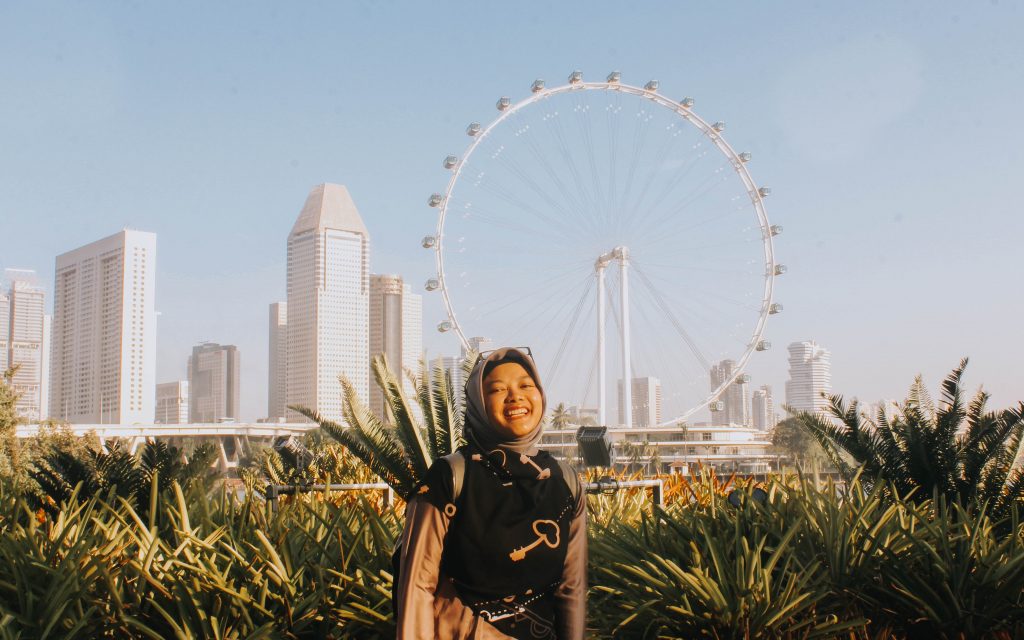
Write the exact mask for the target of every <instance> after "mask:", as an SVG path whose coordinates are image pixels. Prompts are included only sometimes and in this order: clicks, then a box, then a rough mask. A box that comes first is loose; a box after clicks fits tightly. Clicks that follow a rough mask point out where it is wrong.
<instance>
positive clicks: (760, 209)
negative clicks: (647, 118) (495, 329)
mask: <svg viewBox="0 0 1024 640" xmlns="http://www.w3.org/2000/svg"><path fill="white" fill-rule="evenodd" d="M579 91H610V92H619V93H622V94H626V95H633V96H636V97H639V98H645V99H648V100H650V101H651V102H654V103H655V104H658V105H659V106H661V107H664V108H666V109H669V110H671V111H673V112H675V113H676V114H677V115H679V116H680V117H681V118H682V119H683V120H685V121H686V122H688V123H689V124H691V125H693V126H694V127H696V128H697V129H698V131H700V133H701V134H702V135H704V137H705V138H707V139H708V140H710V141H711V142H712V143H713V144H714V145H715V147H716V148H717V149H718V150H719V151H720V152H721V153H722V154H723V155H724V156H725V157H726V158H727V159H728V161H729V164H730V165H731V166H732V169H733V171H734V172H735V173H736V174H737V175H738V176H739V177H740V180H741V181H742V182H743V185H744V187H746V189H747V195H748V196H749V197H750V199H751V205H752V206H753V208H754V211H755V213H756V214H757V218H758V223H759V226H760V228H761V242H762V248H763V253H764V274H765V275H764V288H763V293H762V299H761V309H760V310H759V312H758V318H757V322H756V323H755V326H754V330H753V332H752V333H751V338H750V341H749V342H748V344H747V345H746V347H745V349H744V351H743V353H742V355H741V356H740V357H739V358H738V359H737V360H736V361H735V362H736V367H735V371H734V373H733V374H732V375H731V376H730V377H729V378H728V379H727V380H725V381H723V382H722V383H721V384H720V385H719V386H718V387H717V388H715V389H713V390H712V391H711V393H709V394H708V395H707V396H706V397H705V398H704V399H703V400H702V401H701V402H700V403H698V404H696V405H695V406H693V407H691V408H689V409H687V410H686V411H684V412H683V413H681V414H679V415H677V416H675V417H672V418H670V419H668V420H663V421H662V422H660V423H659V424H657V425H656V426H657V427H668V426H673V425H675V424H677V423H679V422H681V421H685V420H686V419H688V418H689V417H690V416H692V415H693V414H695V413H697V412H698V411H700V410H701V409H703V408H705V407H707V406H708V405H709V404H710V403H711V402H713V401H715V400H717V398H718V397H719V396H720V395H721V394H722V392H723V391H725V389H726V388H727V387H729V385H731V384H733V382H735V381H736V379H737V378H739V376H740V375H742V374H743V371H744V368H745V367H746V365H747V363H748V362H749V360H750V358H751V356H752V355H753V354H754V352H755V350H757V348H758V346H759V344H760V343H761V341H762V340H763V336H764V328H765V325H766V324H767V321H768V316H769V315H770V313H771V307H772V299H773V295H774V289H775V277H776V272H775V267H776V263H775V249H774V243H773V241H772V236H773V233H772V227H771V224H770V223H769V220H768V214H767V211H766V210H765V207H764V197H765V196H764V195H763V194H762V192H761V191H760V189H759V187H758V186H757V184H756V183H755V182H754V179H753V177H752V176H751V175H750V171H749V170H748V169H747V166H746V163H747V161H746V160H744V159H743V158H741V157H740V154H738V153H736V151H735V150H734V149H733V148H732V146H731V145H730V144H729V143H728V142H727V141H726V140H725V138H724V137H723V136H722V133H721V130H719V129H716V128H715V126H714V125H712V124H709V123H708V122H707V121H706V120H704V119H703V118H701V117H700V116H699V115H697V114H696V113H695V112H694V111H693V109H692V108H691V107H690V106H687V105H684V104H682V103H681V102H676V101H673V100H670V99H669V98H666V97H665V96H663V95H661V94H660V93H658V91H657V88H653V89H649V88H647V87H637V86H634V85H629V84H626V83H623V82H620V81H617V80H616V81H611V80H608V81H605V82H583V81H582V80H581V81H577V82H573V81H572V80H570V81H569V82H567V83H566V84H562V85H558V86H555V87H546V86H545V87H543V88H541V89H539V90H536V89H535V90H533V91H532V92H531V95H529V96H527V97H526V98H523V99H522V100H519V101H518V102H514V103H512V102H509V103H508V104H507V105H506V106H504V108H499V110H500V113H499V115H498V117H497V118H495V119H494V120H492V121H491V122H489V123H488V124H487V125H486V126H485V125H479V127H480V128H479V130H478V131H477V132H476V133H475V134H471V137H472V138H473V140H472V141H471V142H470V144H469V146H468V147H466V150H465V152H464V153H463V154H462V156H460V157H458V159H457V161H456V164H455V166H454V167H453V168H452V169H451V172H452V175H451V177H450V178H449V179H448V184H447V185H446V187H445V190H444V193H443V194H442V196H441V202H440V204H439V205H438V219H437V231H436V233H435V236H434V246H433V247H432V250H433V251H434V261H435V267H436V270H437V283H438V286H437V288H438V289H439V290H440V292H441V299H442V301H443V302H444V307H445V312H446V314H447V317H448V322H450V323H451V330H453V331H454V332H455V334H456V335H457V336H458V338H459V341H460V343H461V344H462V347H463V348H464V349H466V350H469V349H470V347H471V345H470V343H469V338H468V337H467V336H466V333H465V331H464V330H463V328H462V325H461V324H460V323H459V321H458V317H457V315H456V312H455V307H454V305H453V304H452V301H451V296H450V295H449V290H448V286H447V284H446V282H445V271H444V223H445V218H446V217H447V213H448V204H449V202H450V201H451V196H452V193H454V191H455V187H456V185H457V184H458V181H459V177H460V176H461V174H462V169H463V168H464V167H465V166H466V163H467V161H468V160H469V158H470V157H472V155H473V152H474V151H476V149H477V147H478V146H479V145H480V144H481V143H482V142H483V141H484V140H486V139H487V137H488V136H489V135H490V134H491V131H493V130H494V129H495V128H496V127H497V126H499V125H500V124H501V123H503V122H504V121H505V120H507V119H508V118H509V117H510V116H511V115H512V114H514V113H517V112H519V111H521V110H523V109H524V108H526V107H528V106H530V105H532V104H534V103H537V102H541V101H543V100H545V99H547V98H550V97H552V96H555V95H561V94H566V93H572V92H579ZM502 100H504V98H502ZM474 124H477V123H474ZM471 126H473V125H471Z"/></svg>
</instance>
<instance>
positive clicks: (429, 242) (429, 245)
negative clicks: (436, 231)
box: [420, 236, 437, 249]
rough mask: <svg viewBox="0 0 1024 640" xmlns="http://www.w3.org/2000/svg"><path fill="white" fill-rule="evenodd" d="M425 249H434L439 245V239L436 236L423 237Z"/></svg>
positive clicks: (421, 242)
mask: <svg viewBox="0 0 1024 640" xmlns="http://www.w3.org/2000/svg"><path fill="white" fill-rule="evenodd" d="M420 244H422V245H423V248H424V249H433V248H434V245H436V244H437V238H435V237H434V236H423V240H422V241H420Z"/></svg>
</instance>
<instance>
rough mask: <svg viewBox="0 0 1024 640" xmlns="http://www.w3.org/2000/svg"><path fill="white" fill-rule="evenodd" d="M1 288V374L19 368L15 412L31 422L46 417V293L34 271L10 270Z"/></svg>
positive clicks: (13, 383) (15, 384)
mask: <svg viewBox="0 0 1024 640" xmlns="http://www.w3.org/2000/svg"><path fill="white" fill-rule="evenodd" d="M5 276H6V279H7V281H8V285H9V286H8V287H6V290H5V291H0V373H3V372H4V371H7V369H9V368H11V367H17V370H16V371H15V372H14V377H13V378H12V380H11V386H12V387H13V389H14V392H15V393H17V394H18V395H19V398H18V403H17V405H16V409H15V410H16V411H17V412H18V415H19V416H21V417H23V418H25V419H27V420H28V421H29V422H38V421H39V420H41V419H43V418H45V417H46V413H47V407H46V405H45V404H44V402H45V401H46V387H47V382H48V380H47V377H46V373H47V372H46V369H47V362H46V361H47V359H48V357H49V353H48V346H49V345H48V342H49V341H48V336H47V331H46V329H47V324H48V321H47V319H46V318H47V317H46V316H45V315H44V313H43V310H44V303H45V300H44V294H43V290H42V289H41V288H40V287H39V286H37V281H36V275H35V272H34V271H28V270H22V269H7V270H6V272H5Z"/></svg>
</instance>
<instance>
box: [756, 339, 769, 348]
mask: <svg viewBox="0 0 1024 640" xmlns="http://www.w3.org/2000/svg"><path fill="white" fill-rule="evenodd" d="M771 348H772V343H770V342H768V341H767V340H759V341H758V343H757V350H758V351H767V350H769V349H771Z"/></svg>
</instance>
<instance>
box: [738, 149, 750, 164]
mask: <svg viewBox="0 0 1024 640" xmlns="http://www.w3.org/2000/svg"><path fill="white" fill-rule="evenodd" d="M751 157H753V156H751V155H750V152H749V151H744V152H742V153H740V155H739V158H740V162H750V158H751Z"/></svg>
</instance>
